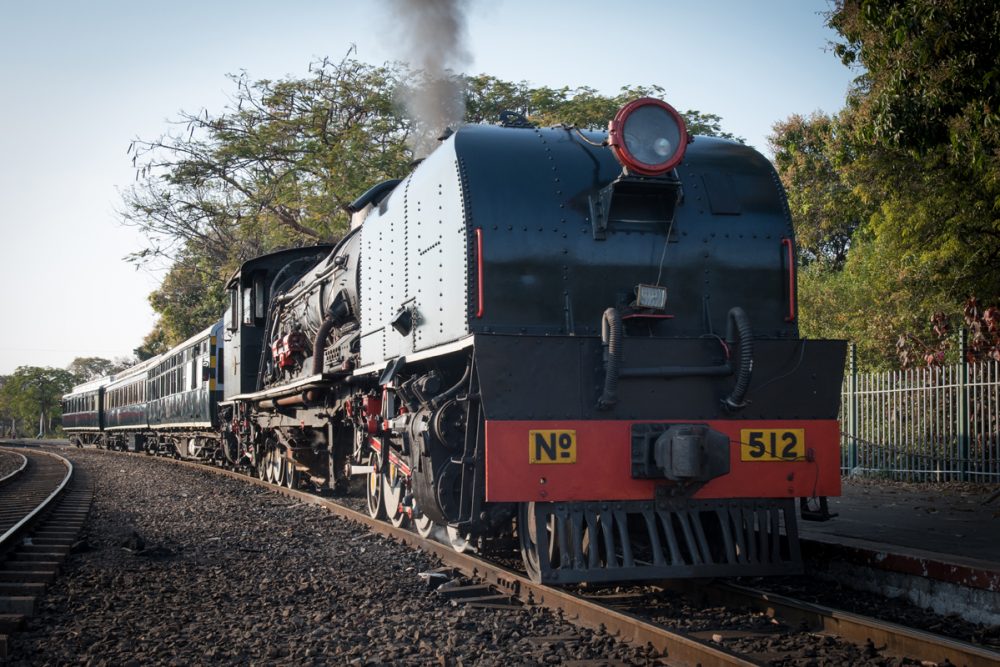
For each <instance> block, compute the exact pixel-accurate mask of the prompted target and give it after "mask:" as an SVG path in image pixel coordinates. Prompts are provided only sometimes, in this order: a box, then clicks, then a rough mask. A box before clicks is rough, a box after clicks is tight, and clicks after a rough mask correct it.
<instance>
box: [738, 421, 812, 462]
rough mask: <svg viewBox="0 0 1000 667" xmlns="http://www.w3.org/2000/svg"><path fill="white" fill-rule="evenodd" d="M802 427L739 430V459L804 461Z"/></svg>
mask: <svg viewBox="0 0 1000 667" xmlns="http://www.w3.org/2000/svg"><path fill="white" fill-rule="evenodd" d="M805 458H806V430H805V429H804V428H784V429H767V428H762V429H752V428H745V429H742V430H741V431H740V460H741V461H804V460H805Z"/></svg>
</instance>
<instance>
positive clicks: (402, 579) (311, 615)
mask: <svg viewBox="0 0 1000 667" xmlns="http://www.w3.org/2000/svg"><path fill="white" fill-rule="evenodd" d="M62 453H63V454H64V455H66V456H68V457H70V458H71V459H72V460H73V461H74V463H75V464H78V465H81V466H83V467H84V468H85V469H86V470H87V471H89V472H90V474H91V477H92V479H93V480H94V482H95V498H94V505H93V509H92V511H91V516H90V520H89V522H88V527H87V528H86V529H85V530H86V532H87V542H88V550H85V551H82V552H80V553H76V554H74V555H72V556H70V558H69V559H68V560H67V562H66V564H65V566H64V571H63V573H62V574H61V575H60V577H59V578H58V579H57V580H56V582H55V583H54V584H53V585H52V587H50V589H49V591H48V592H47V594H46V596H45V597H44V599H43V601H42V604H41V605H40V609H39V612H38V614H37V615H36V616H35V617H33V618H32V619H31V620H30V621H29V622H28V625H27V627H26V629H25V630H24V631H23V632H22V633H20V634H19V635H16V636H15V638H14V640H13V645H12V647H11V654H10V656H9V664H12V665H38V664H67V663H69V664H92V665H147V664H169V665H195V664H209V663H210V664H234V665H235V664H241V665H242V664H296V665H299V664H301V665H309V664H316V665H329V664H385V663H396V664H400V663H404V664H447V665H459V664H559V663H563V662H566V661H573V660H597V661H601V662H602V663H604V662H612V663H617V664H661V663H660V661H659V660H658V659H657V657H656V656H655V654H651V653H649V652H647V649H646V648H645V647H637V646H632V645H629V644H625V643H621V642H617V641H615V640H614V639H613V638H611V637H609V636H607V635H606V634H604V633H599V632H592V631H590V630H587V629H584V628H579V627H576V626H574V625H572V624H570V623H568V622H566V621H563V620H560V619H558V618H556V617H555V616H554V615H553V614H551V613H549V612H547V611H545V610H543V609H540V608H535V607H519V608H510V609H500V610H496V609H480V608H475V607H466V606H455V605H453V604H452V603H450V602H449V601H447V600H446V599H445V598H443V597H442V596H440V595H438V594H436V593H434V592H432V591H430V590H429V589H428V588H427V585H426V584H425V582H424V580H423V579H421V577H420V576H419V573H421V572H425V571H428V570H431V569H434V568H435V567H437V566H438V563H436V562H434V561H433V560H432V559H431V558H430V557H428V556H427V555H425V554H422V553H419V552H416V551H413V550H411V549H409V548H406V547H403V546H401V545H399V544H397V543H395V542H392V541H391V540H388V539H386V538H382V537H378V536H374V535H371V534H369V533H367V532H366V531H365V530H364V529H363V528H361V527H359V526H357V525H355V524H353V523H351V522H349V521H347V520H344V519H341V518H339V517H335V516H334V515H332V514H330V513H329V512H327V511H325V510H323V509H322V508H319V507H315V506H312V505H308V504H304V503H299V502H296V501H292V500H289V499H287V498H285V497H283V496H278V495H276V494H273V493H270V492H268V491H265V490H263V489H259V488H257V487H253V486H250V485H247V484H243V483H241V482H238V481H235V480H230V479H227V478H223V477H220V476H218V475H215V474H213V473H211V472H208V471H204V472H203V471H197V470H191V469H189V468H182V467H178V466H174V465H172V464H171V463H169V462H167V461H163V460H159V459H155V458H152V457H140V456H121V455H114V454H109V453H106V452H101V451H96V450H63V451H62Z"/></svg>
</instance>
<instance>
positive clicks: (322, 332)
mask: <svg viewBox="0 0 1000 667" xmlns="http://www.w3.org/2000/svg"><path fill="white" fill-rule="evenodd" d="M334 321H335V320H334V315H333V313H327V316H326V319H324V320H323V324H321V325H319V331H317V332H316V340H314V341H313V364H312V372H313V375H319V374H320V373H322V372H323V353H324V352H326V339H327V337H328V336H329V335H330V331H331V330H332V329H333V327H334Z"/></svg>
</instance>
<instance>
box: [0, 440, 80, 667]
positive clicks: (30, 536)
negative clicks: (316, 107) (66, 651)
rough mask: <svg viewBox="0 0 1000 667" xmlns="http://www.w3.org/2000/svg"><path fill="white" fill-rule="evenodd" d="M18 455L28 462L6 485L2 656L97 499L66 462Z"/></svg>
mask: <svg viewBox="0 0 1000 667" xmlns="http://www.w3.org/2000/svg"><path fill="white" fill-rule="evenodd" d="M3 451H5V452H13V450H11V449H6V448H5V449H3ZM13 453H16V454H17V455H19V456H22V457H23V458H24V459H25V462H24V465H23V466H21V468H20V469H19V470H18V471H17V474H16V476H15V475H14V474H12V475H10V476H7V477H5V478H4V480H6V481H5V482H4V483H2V484H0V658H4V657H6V654H7V636H8V635H10V634H12V633H13V632H15V631H17V630H18V629H19V628H20V627H21V625H22V624H23V622H24V620H25V618H26V617H27V616H30V615H32V614H34V613H35V611H36V609H37V605H38V596H40V595H41V594H42V593H43V592H44V590H45V586H46V584H48V583H49V582H51V581H52V580H53V579H54V578H55V576H56V574H57V573H58V571H59V566H60V564H61V562H62V560H63V559H64V558H65V557H66V555H67V554H68V553H69V552H70V550H71V549H72V547H73V544H74V542H75V541H76V539H77V535H78V534H79V532H80V529H81V528H82V527H83V523H84V521H85V520H86V518H87V514H88V513H89V511H90V502H91V499H92V497H93V492H92V489H91V488H90V486H89V484H88V483H87V481H86V480H85V479H82V478H81V477H80V474H79V473H78V472H76V471H74V468H73V464H72V463H70V462H69V461H68V460H66V459H65V458H63V457H61V456H58V455H56V454H52V453H49V452H42V451H39V450H33V449H21V450H18V451H17V452H13Z"/></svg>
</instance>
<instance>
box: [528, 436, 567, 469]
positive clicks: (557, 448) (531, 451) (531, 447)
mask: <svg viewBox="0 0 1000 667" xmlns="http://www.w3.org/2000/svg"><path fill="white" fill-rule="evenodd" d="M528 463H576V431H528Z"/></svg>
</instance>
